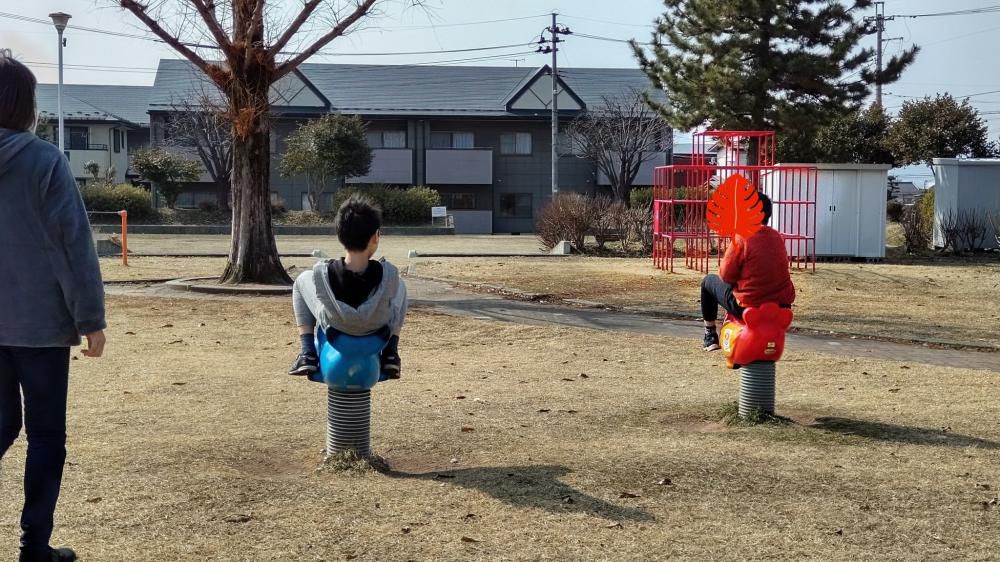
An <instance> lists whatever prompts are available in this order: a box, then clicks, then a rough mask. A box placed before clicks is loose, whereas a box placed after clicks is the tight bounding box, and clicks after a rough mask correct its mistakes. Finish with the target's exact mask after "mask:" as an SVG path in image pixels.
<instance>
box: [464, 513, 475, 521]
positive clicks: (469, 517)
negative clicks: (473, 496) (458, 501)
mask: <svg viewBox="0 0 1000 562" xmlns="http://www.w3.org/2000/svg"><path fill="white" fill-rule="evenodd" d="M476 517H477V515H476V514H475V513H466V514H465V515H463V516H462V519H465V520H466V521H469V520H472V519H475V518H476Z"/></svg>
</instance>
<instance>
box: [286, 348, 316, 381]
mask: <svg viewBox="0 0 1000 562" xmlns="http://www.w3.org/2000/svg"><path fill="white" fill-rule="evenodd" d="M318 370H319V358H318V357H316V356H315V355H313V354H312V353H300V354H299V356H298V357H296V358H295V363H292V368H291V369H288V374H289V375H294V376H297V377H301V376H305V375H311V374H313V373H315V372H316V371H318Z"/></svg>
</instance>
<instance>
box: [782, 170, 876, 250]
mask: <svg viewBox="0 0 1000 562" xmlns="http://www.w3.org/2000/svg"><path fill="white" fill-rule="evenodd" d="M789 166H795V167H800V166H806V167H809V168H814V169H815V170H816V172H815V176H813V178H814V179H812V180H810V179H809V175H810V174H808V173H805V174H803V173H800V172H799V171H795V172H792V171H788V172H783V171H780V172H776V173H773V174H769V175H767V176H765V178H764V179H763V180H762V183H763V186H762V191H764V192H765V193H767V194H768V196H769V197H770V198H771V200H772V201H773V202H774V203H775V210H774V217H773V218H772V221H771V224H772V226H774V227H775V228H776V229H777V230H778V231H781V232H792V231H793V230H795V229H796V228H801V229H803V232H802V234H805V235H813V236H815V239H816V244H815V252H816V255H818V256H843V257H860V258H883V257H885V221H886V218H885V206H886V189H887V185H888V177H889V168H890V166H888V165H882V164H779V167H789ZM809 182H815V185H816V191H815V199H816V214H815V219H813V217H812V215H811V214H809V215H808V216H805V217H804V216H802V215H803V214H805V212H804V209H803V211H798V210H796V211H795V213H794V214H795V216H794V217H793V216H790V215H787V214H784V213H783V212H782V210H781V209H782V205H781V202H782V201H784V200H797V199H804V198H806V197H807V190H805V187H807V184H808V183H809ZM800 185H801V186H802V188H803V189H801V190H800V189H799V186H800ZM793 208H794V207H793ZM792 233H794V232H792ZM788 251H789V255H792V256H797V255H802V254H807V253H808V250H807V249H806V247H805V246H804V245H795V244H792V243H790V244H789V247H788Z"/></svg>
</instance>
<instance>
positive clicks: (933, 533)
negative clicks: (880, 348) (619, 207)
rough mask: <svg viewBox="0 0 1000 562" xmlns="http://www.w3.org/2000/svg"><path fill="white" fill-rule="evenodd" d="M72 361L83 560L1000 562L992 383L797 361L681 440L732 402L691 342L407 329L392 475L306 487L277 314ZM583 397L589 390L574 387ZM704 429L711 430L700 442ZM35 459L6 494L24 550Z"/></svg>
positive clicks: (314, 421)
mask: <svg viewBox="0 0 1000 562" xmlns="http://www.w3.org/2000/svg"><path fill="white" fill-rule="evenodd" d="M108 304H109V310H110V312H111V315H110V319H109V321H110V322H109V323H110V328H109V330H108V334H109V347H108V352H107V353H108V354H107V357H106V358H104V359H102V360H100V361H91V360H87V359H85V358H82V357H79V353H75V354H74V355H75V356H77V357H79V358H78V359H77V360H74V361H73V362H72V375H71V397H70V421H69V439H70V444H69V463H70V464H69V465H68V466H67V470H66V479H65V487H64V489H63V495H62V498H61V500H60V510H59V513H58V528H57V531H56V536H55V537H54V541H56V542H58V543H66V544H70V545H73V546H75V547H77V548H78V549H79V551H80V553H81V555H82V556H83V557H85V558H86V559H88V560H139V559H141V560H148V559H157V560H340V559H357V560H477V559H482V560H487V559H488V560H495V559H559V560H570V559H571V560H594V559H629V560H662V559H665V558H668V557H672V558H682V559H699V560H703V559H730V558H732V557H733V556H734V553H739V554H738V555H737V556H738V557H741V558H748V559H760V558H781V559H816V560H829V559H862V558H873V559H882V560H884V559H904V558H907V559H913V558H918V559H982V560H986V559H990V558H992V557H993V553H994V552H996V549H997V547H998V546H1000V539H998V538H997V534H996V533H995V529H996V527H997V525H998V524H1000V509H997V508H995V507H993V506H992V505H991V504H990V501H991V500H993V498H994V497H996V494H997V491H996V490H997V487H998V486H1000V479H998V476H997V472H996V466H997V464H998V462H1000V445H998V443H1000V425H998V422H997V421H996V420H997V419H1000V406H998V404H997V402H996V400H995V399H994V397H995V395H996V390H997V388H996V384H997V382H996V381H995V380H993V379H994V378H995V377H992V376H991V374H989V373H986V372H982V371H971V370H963V369H951V368H937V367H929V366H924V365H916V364H914V365H908V364H905V363H897V362H879V361H870V360H865V359H860V358H859V359H857V360H852V359H850V358H841V357H833V356H827V355H820V354H809V353H799V352H797V351H796V350H794V349H790V350H788V351H787V352H786V359H785V360H783V361H782V363H781V364H780V365H779V368H778V404H779V413H786V412H790V413H792V415H793V417H794V416H795V415H796V414H795V412H803V413H807V414H808V415H809V416H812V417H814V418H816V420H817V423H818V422H819V421H820V420H825V421H823V422H822V425H816V424H812V425H807V424H788V425H774V426H771V425H768V426H760V427H754V428H748V427H736V428H730V429H726V430H725V431H705V430H697V431H692V430H689V429H687V428H686V427H684V426H683V424H681V423H679V422H678V423H675V424H674V425H671V424H665V423H664V419H667V418H671V417H673V419H677V420H694V419H699V418H698V417H699V416H703V415H704V414H705V412H711V411H713V410H714V409H717V408H719V407H721V406H723V405H725V404H726V403H728V402H731V401H732V400H734V399H735V395H736V387H737V383H736V378H735V375H734V373H733V372H731V371H726V370H724V369H723V368H722V366H721V358H720V357H719V356H718V355H716V354H705V353H702V352H701V351H699V350H697V346H696V342H694V341H687V340H678V339H671V338H659V337H652V336H642V335H636V334H629V333H618V332H604V331H588V330H580V329H572V328H542V327H531V326H523V325H515V324H504V323H498V322H490V321H480V320H470V319H462V318H455V317H449V316H442V315H437V314H428V313H425V312H422V311H414V313H413V314H412V317H411V321H410V322H409V324H408V325H407V327H406V330H405V332H404V334H403V342H402V349H401V351H402V356H403V364H404V375H403V379H402V380H400V381H395V382H391V383H387V384H383V385H380V386H378V387H377V388H376V390H375V391H374V393H373V399H374V416H375V417H374V420H373V421H374V423H373V433H374V435H373V444H374V446H375V449H376V450H377V451H378V452H379V453H380V454H382V455H384V456H385V458H386V459H387V460H388V462H389V464H390V467H391V471H390V472H389V473H387V474H379V473H362V474H345V473H332V472H317V471H316V468H317V467H318V466H319V462H320V449H322V447H323V436H324V431H325V428H324V425H323V423H324V421H323V420H324V419H325V412H324V407H325V406H324V405H325V391H324V388H323V387H322V386H320V385H316V384H314V383H308V382H305V381H302V380H301V379H292V378H290V377H288V376H286V375H284V374H283V372H284V370H285V369H286V368H287V366H288V364H289V362H290V361H291V360H292V357H293V355H294V350H295V339H296V338H295V333H294V329H293V327H292V326H291V322H290V320H291V313H290V311H289V310H288V305H287V302H286V299H278V298H258V299H246V300H238V299H233V298H228V299H198V300H194V299H166V298H150V297H148V296H137V297H119V296H112V297H111V298H109V303H108ZM581 374H586V375H587V377H582V376H581ZM701 419H703V418H701ZM23 454H24V443H23V440H21V441H18V443H17V444H16V445H15V447H14V448H13V449H12V450H11V452H10V454H9V456H8V458H6V459H4V465H3V470H2V471H0V535H2V536H5V537H8V545H9V549H10V550H9V552H12V551H13V547H14V544H15V542H14V541H15V537H16V535H17V518H18V517H17V514H18V511H19V508H20V501H21V496H20V478H21V475H22V472H21V471H22V464H23Z"/></svg>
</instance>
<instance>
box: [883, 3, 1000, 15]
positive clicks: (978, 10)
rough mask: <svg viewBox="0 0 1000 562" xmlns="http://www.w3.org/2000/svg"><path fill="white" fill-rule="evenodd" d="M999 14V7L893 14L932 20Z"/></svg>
mask: <svg viewBox="0 0 1000 562" xmlns="http://www.w3.org/2000/svg"><path fill="white" fill-rule="evenodd" d="M995 12H1000V5H994V6H983V7H982V8H969V9H966V10H951V11H948V12H929V13H926V14H895V17H898V18H934V17H941V16H970V15H975V14H992V13H995Z"/></svg>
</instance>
